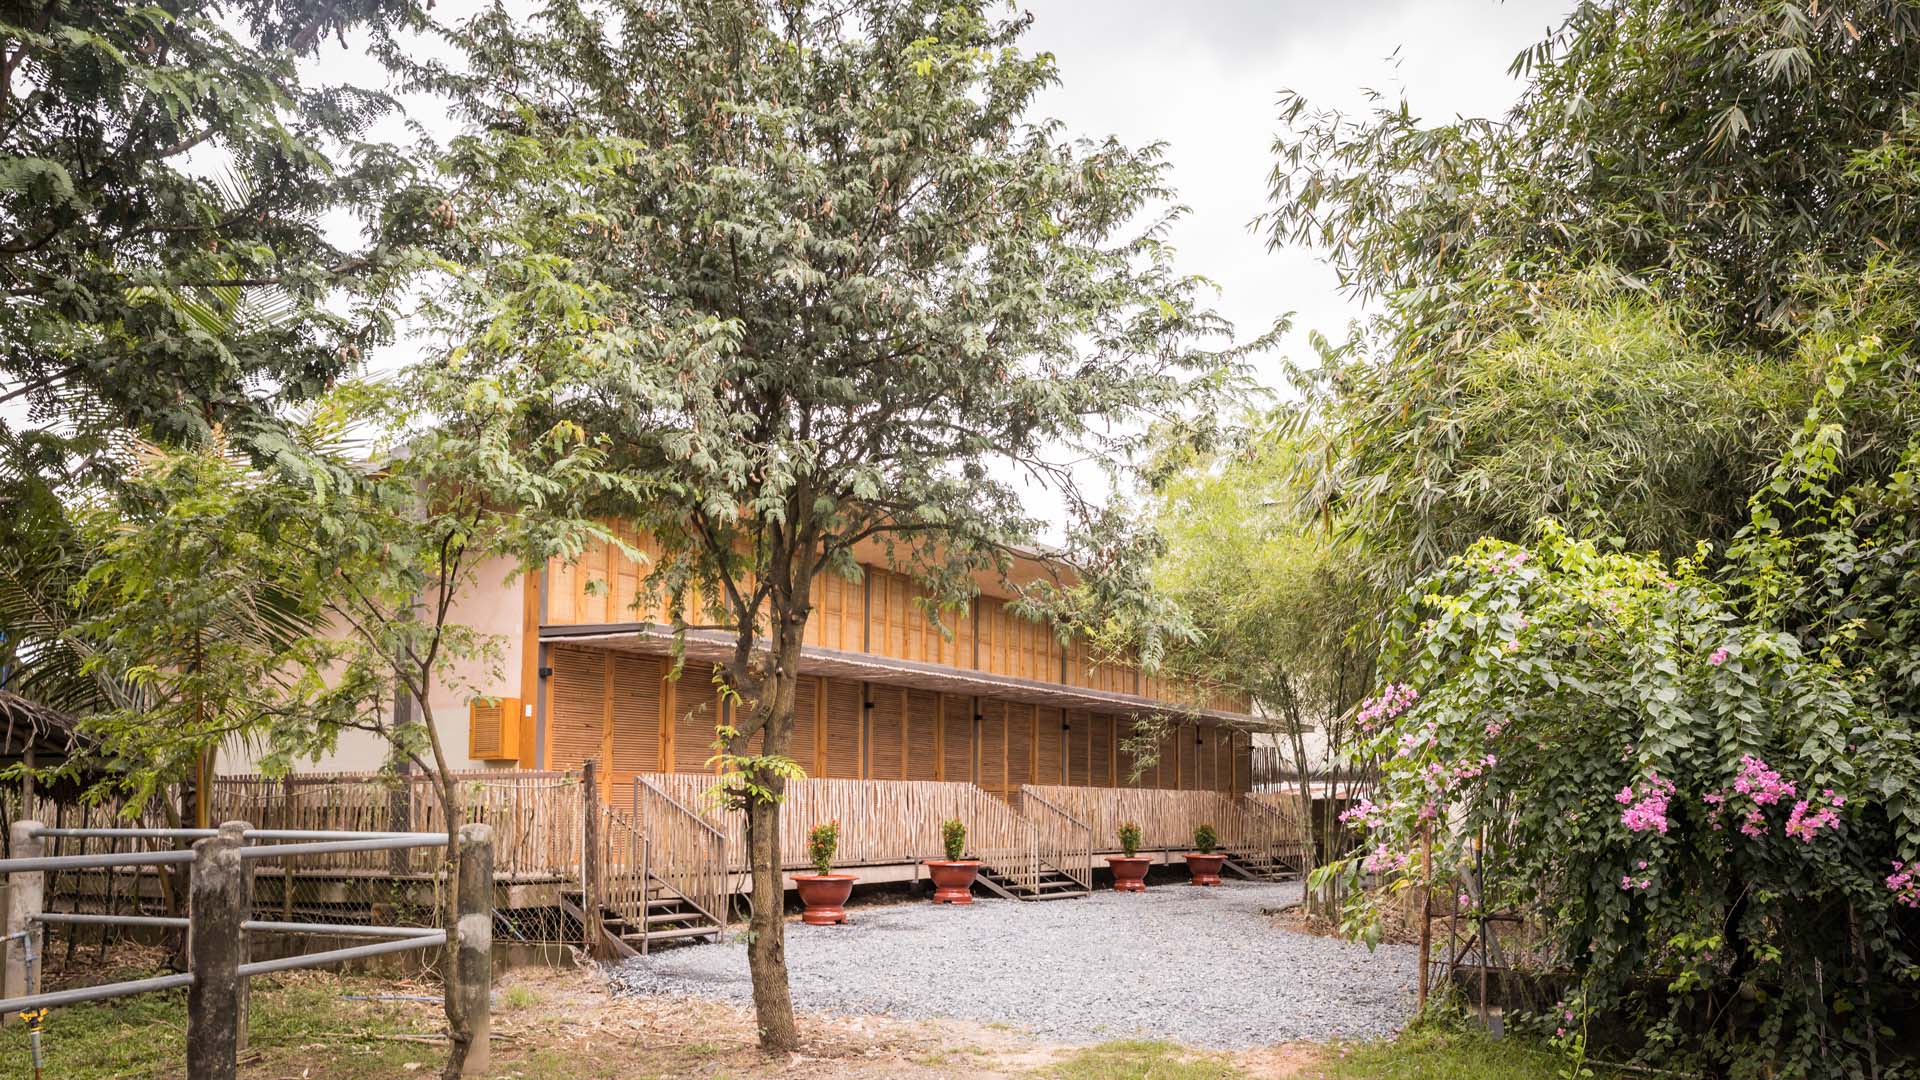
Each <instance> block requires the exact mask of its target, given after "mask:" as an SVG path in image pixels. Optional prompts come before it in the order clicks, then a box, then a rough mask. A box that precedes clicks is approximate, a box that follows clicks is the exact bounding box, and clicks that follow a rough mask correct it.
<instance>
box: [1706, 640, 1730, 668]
mask: <svg viewBox="0 0 1920 1080" xmlns="http://www.w3.org/2000/svg"><path fill="white" fill-rule="evenodd" d="M1726 662H1727V647H1726V646H1724V645H1722V646H1721V647H1719V648H1717V649H1715V650H1713V655H1712V656H1709V657H1707V663H1709V664H1712V665H1713V666H1714V667H1719V666H1720V665H1721V664H1724V663H1726Z"/></svg>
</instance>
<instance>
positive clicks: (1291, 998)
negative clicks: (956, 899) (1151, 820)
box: [613, 882, 1418, 1049]
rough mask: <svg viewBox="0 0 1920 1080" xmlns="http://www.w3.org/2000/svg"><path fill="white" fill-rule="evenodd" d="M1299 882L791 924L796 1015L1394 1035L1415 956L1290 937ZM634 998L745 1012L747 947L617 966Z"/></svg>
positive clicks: (1110, 1030)
mask: <svg viewBox="0 0 1920 1080" xmlns="http://www.w3.org/2000/svg"><path fill="white" fill-rule="evenodd" d="M1299 895H1300V887H1299V886H1298V885H1297V884H1257V883H1253V882H1229V883H1228V884H1226V885H1225V886H1223V887H1221V888H1218V889H1195V888H1191V887H1188V886H1186V885H1181V884H1155V885H1154V886H1153V887H1152V888H1149V889H1148V890H1147V891H1146V892H1145V893H1141V894H1132V895H1128V894H1120V893H1114V892H1110V891H1108V892H1096V893H1095V894H1094V895H1093V896H1092V897H1091V898H1089V899H1085V900H1059V901H1053V902H1050V903H1037V904H1036V903H1020V902H1018V901H1013V900H998V899H994V900H988V899H976V900H975V901H974V903H973V904H972V905H971V906H969V907H945V906H936V905H934V904H932V903H918V904H903V905H899V906H893V907H877V908H866V909H860V908H855V909H853V910H852V912H851V914H852V916H853V923H852V925H849V926H843V927H813V926H803V925H800V924H798V923H790V924H789V925H788V927H787V960H788V963H789V965H790V969H791V976H792V984H793V997H794V1004H795V1005H796V1006H798V1007H800V1008H802V1009H809V1010H814V1011H818V1012H831V1013H841V1014H866V1013H882V1014H889V1015H893V1016H899V1017H907V1018H933V1017H954V1018H959V1019H964V1020H973V1021H976V1022H980V1023H1000V1024H1008V1025H1011V1026H1013V1027H1016V1028H1021V1029H1025V1030H1028V1031H1031V1032H1033V1033H1034V1034H1035V1035H1038V1036H1040V1037H1042V1038H1046V1039H1051V1040H1058V1041H1063V1042H1094V1041H1102V1040H1106V1039H1116V1038H1129V1037H1135V1036H1140V1037H1147V1038H1161V1039H1172V1040H1176V1041H1179V1042H1183V1043H1187V1044H1189V1045H1193V1046H1203V1047H1214V1048H1223V1049H1225V1048H1239V1047H1246V1046H1258V1045H1264V1044H1268V1043H1275V1042H1282V1041H1285V1040H1289V1039H1303V1038H1304V1039H1326V1038H1333V1037H1338V1036H1353V1037H1367V1036H1377V1035H1385V1034H1389V1033H1391V1032H1393V1031H1395V1030H1397V1029H1398V1028H1399V1027H1400V1025H1401V1024H1402V1023H1403V1022H1404V1021H1405V1020H1406V1019H1407V1017H1408V1016H1409V1015H1410V1014H1411V1012H1412V1008H1413V987H1414V965H1415V959H1414V957H1415V954H1416V953H1417V952H1418V950H1416V949H1413V948H1411V947H1408V946H1394V945H1383V946H1381V947H1380V948H1379V949H1378V950H1377V951H1375V952H1372V953H1369V952H1368V951H1367V950H1366V948H1365V947H1364V946H1361V945H1355V944H1352V943H1349V942H1345V941H1339V940H1335V939H1332V938H1321V937H1314V936H1312V935H1308V934H1302V933H1296V932H1293V931H1289V930H1284V929H1282V928H1280V927H1279V926H1278V925H1276V924H1275V923H1274V922H1273V921H1272V920H1270V919H1268V918H1267V917H1265V916H1263V915H1262V914H1261V913H1260V912H1261V909H1262V908H1279V907H1283V906H1285V905H1287V904H1289V903H1292V902H1294V901H1295V900H1297V899H1298V898H1299ZM613 974H614V978H615V980H616V981H617V982H618V983H619V984H620V985H622V986H623V987H625V988H626V989H627V990H629V991H631V992H633V993H636V994H686V995H693V996H699V997H710V998H719V999H723V1000H731V1001H747V1000H749V999H750V996H751V995H750V993H749V986H748V981H747V957H746V949H745V948H744V947H743V946H741V945H738V944H732V943H729V944H725V945H697V946H690V947H685V948H677V949H671V950H668V951H666V952H663V953H660V954H657V955H654V956H650V957H640V958H636V959H632V960H628V961H626V962H625V963H624V964H622V965H620V966H619V967H618V968H616V969H614V972H613Z"/></svg>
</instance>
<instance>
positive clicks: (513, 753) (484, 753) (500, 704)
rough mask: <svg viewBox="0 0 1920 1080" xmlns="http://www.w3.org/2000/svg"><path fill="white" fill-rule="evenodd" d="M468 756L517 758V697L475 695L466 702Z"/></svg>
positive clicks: (503, 759) (518, 712)
mask: <svg viewBox="0 0 1920 1080" xmlns="http://www.w3.org/2000/svg"><path fill="white" fill-rule="evenodd" d="M467 756H468V757H470V758H473V759H475V760H477V761H518V760H520V699H519V698H510V697H495V698H475V699H473V700H472V701H470V702H468V703H467Z"/></svg>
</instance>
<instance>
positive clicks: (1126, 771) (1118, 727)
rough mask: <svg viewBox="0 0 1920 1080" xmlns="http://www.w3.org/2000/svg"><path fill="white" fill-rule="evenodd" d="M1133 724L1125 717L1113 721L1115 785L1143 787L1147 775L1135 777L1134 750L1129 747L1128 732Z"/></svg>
mask: <svg viewBox="0 0 1920 1080" xmlns="http://www.w3.org/2000/svg"><path fill="white" fill-rule="evenodd" d="M1131 730H1132V725H1131V724H1130V723H1129V722H1128V721H1127V719H1126V718H1124V717H1115V718H1114V721H1113V786H1114V787H1143V786H1145V781H1146V777H1144V776H1142V777H1140V778H1139V779H1137V780H1136V779H1134V775H1133V762H1134V757H1133V752H1132V751H1130V750H1128V749H1127V734H1128V732H1130V731H1131Z"/></svg>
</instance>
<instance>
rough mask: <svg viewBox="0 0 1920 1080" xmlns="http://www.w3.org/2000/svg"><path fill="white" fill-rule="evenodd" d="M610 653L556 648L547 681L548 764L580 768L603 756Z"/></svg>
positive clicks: (566, 767) (553, 767)
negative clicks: (608, 658)
mask: <svg viewBox="0 0 1920 1080" xmlns="http://www.w3.org/2000/svg"><path fill="white" fill-rule="evenodd" d="M606 656H607V654H605V653H602V652H598V651H595V650H592V649H566V648H558V647H556V648H554V649H553V650H552V652H551V653H549V654H548V660H549V666H550V667H552V668H553V676H552V678H551V679H550V680H549V681H548V683H547V763H548V766H549V767H550V768H552V769H556V770H564V769H577V768H579V767H580V766H581V765H582V764H584V763H585V762H586V761H587V760H588V759H589V758H596V757H599V756H600V751H601V749H602V746H603V743H604V741H605V735H606V727H605V723H606V712H607V658H606Z"/></svg>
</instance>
